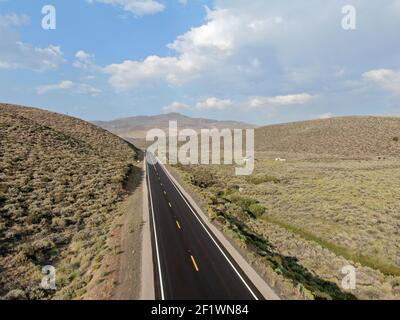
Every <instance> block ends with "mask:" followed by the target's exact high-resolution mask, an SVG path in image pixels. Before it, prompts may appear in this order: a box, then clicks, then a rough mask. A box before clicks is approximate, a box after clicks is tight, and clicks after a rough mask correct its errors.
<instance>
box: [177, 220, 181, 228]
mask: <svg viewBox="0 0 400 320" xmlns="http://www.w3.org/2000/svg"><path fill="white" fill-rule="evenodd" d="M176 225H177V226H178V229H180V228H181V225H180V224H179V221H176Z"/></svg>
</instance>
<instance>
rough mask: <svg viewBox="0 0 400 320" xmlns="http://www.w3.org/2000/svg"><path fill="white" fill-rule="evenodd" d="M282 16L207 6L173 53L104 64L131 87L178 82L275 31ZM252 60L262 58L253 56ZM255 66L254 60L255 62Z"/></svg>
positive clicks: (118, 84) (113, 78)
mask: <svg viewBox="0 0 400 320" xmlns="http://www.w3.org/2000/svg"><path fill="white" fill-rule="evenodd" d="M281 23H282V18H280V17H275V16H274V17H271V18H265V17H264V18H260V19H257V20H255V21H254V19H253V17H252V16H251V15H244V16H240V15H238V14H237V13H236V12H235V11H231V10H225V9H215V10H209V9H207V19H206V23H205V24H204V25H202V26H200V27H197V28H192V29H191V30H190V31H188V32H187V33H185V34H183V35H181V36H179V37H178V38H177V39H176V40H175V41H174V42H173V43H171V44H169V45H168V48H169V49H171V50H173V51H174V52H175V55H173V56H166V57H160V56H148V57H147V58H145V59H143V60H142V61H134V60H127V61H124V62H122V63H120V64H112V65H109V66H106V67H105V68H104V70H105V72H106V73H108V74H110V83H111V85H112V86H113V87H115V88H118V89H129V88H132V87H135V86H138V85H140V84H143V83H144V82H145V81H160V80H161V81H166V82H167V83H169V84H172V85H177V84H183V83H186V82H187V81H189V80H192V79H195V78H198V77H201V76H203V75H204V73H205V72H207V71H209V70H215V67H216V66H218V65H220V64H222V63H223V62H224V61H226V60H228V59H229V58H230V57H232V56H233V55H234V53H235V52H237V51H238V50H239V49H241V48H247V47H248V46H252V45H257V44H259V43H262V41H263V40H264V39H265V38H266V37H268V36H269V35H272V34H273V30H274V29H275V28H277V26H279V25H280V24H281ZM251 61H253V62H254V61H257V65H256V66H258V65H259V61H258V60H257V58H256V57H254V58H253V59H252V60H251ZM253 66H254V63H253Z"/></svg>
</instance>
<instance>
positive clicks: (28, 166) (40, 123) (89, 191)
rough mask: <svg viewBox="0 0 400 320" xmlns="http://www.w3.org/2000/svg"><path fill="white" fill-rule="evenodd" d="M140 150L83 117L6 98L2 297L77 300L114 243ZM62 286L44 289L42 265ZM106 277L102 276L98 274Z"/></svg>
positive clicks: (0, 191) (0, 175) (1, 122)
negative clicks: (53, 270)
mask: <svg viewBox="0 0 400 320" xmlns="http://www.w3.org/2000/svg"><path fill="white" fill-rule="evenodd" d="M138 157H140V152H139V150H137V149H136V148H135V147H134V146H133V145H131V144H129V143H127V142H125V141H123V140H122V139H120V138H118V137H116V136H114V135H112V134H110V133H108V132H107V131H105V130H103V129H100V128H97V127H95V126H94V125H91V124H89V123H87V122H84V121H82V120H78V119H75V118H71V117H67V116H63V115H59V114H55V113H50V112H47V111H42V110H39V109H33V108H23V107H16V106H11V105H0V297H3V298H6V299H16V298H17V299H51V298H53V299H78V298H80V297H82V296H83V295H84V294H85V293H86V287H87V285H88V284H89V283H90V282H91V280H92V278H93V275H94V273H95V272H96V270H98V269H99V268H100V266H101V263H102V260H103V258H104V256H105V255H110V254H115V255H117V254H118V248H114V247H108V246H107V238H108V236H109V233H110V228H111V225H112V223H113V221H114V220H115V219H116V218H117V216H118V215H120V214H121V213H120V212H119V211H118V207H119V205H120V203H121V202H122V200H123V199H124V198H125V196H126V195H127V190H126V188H125V187H126V186H125V184H126V181H127V179H128V177H129V176H130V175H132V174H138V172H140V170H138V169H136V167H135V165H136V163H137V160H138ZM45 265H53V266H54V267H55V268H56V275H57V290H55V291H53V290H43V289H42V288H41V287H40V281H41V279H42V277H43V276H44V274H42V273H41V270H42V267H43V266H45ZM98 281H99V282H101V279H100V280H98Z"/></svg>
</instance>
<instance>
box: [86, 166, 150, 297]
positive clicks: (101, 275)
mask: <svg viewBox="0 0 400 320" xmlns="http://www.w3.org/2000/svg"><path fill="white" fill-rule="evenodd" d="M139 166H141V165H139ZM138 173H139V174H138ZM143 181H144V180H143V172H142V170H141V169H139V168H137V171H136V172H134V173H133V174H132V175H131V176H130V178H129V180H128V181H127V184H126V187H127V190H128V192H129V196H128V197H127V199H126V200H125V201H124V202H123V203H122V204H121V206H120V208H119V215H120V217H119V218H118V219H116V221H115V223H114V225H113V226H112V229H111V230H112V231H111V236H110V237H109V239H108V241H107V243H108V247H109V249H110V250H109V252H108V254H106V255H105V256H104V257H103V261H102V264H101V267H100V268H99V270H98V271H97V273H96V274H95V276H94V277H93V280H92V282H91V284H90V285H89V290H88V292H87V294H86V295H85V297H84V299H95V300H136V299H139V297H140V280H141V270H140V269H141V250H142V249H141V245H142V243H141V242H142V229H143V219H142V217H143V215H142V212H143V211H142V199H143V197H142V193H143V188H142V183H143Z"/></svg>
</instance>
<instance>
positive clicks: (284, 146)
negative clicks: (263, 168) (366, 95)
mask: <svg viewBox="0 0 400 320" xmlns="http://www.w3.org/2000/svg"><path fill="white" fill-rule="evenodd" d="M399 139H400V118H389V117H385V118H383V117H345V118H332V119H324V120H312V121H305V122H297V123H289V124H281V125H273V126H267V127H262V128H259V129H257V130H256V150H257V151H280V152H288V153H306V154H314V155H317V156H322V155H335V156H339V157H351V158H369V157H376V156H389V157H397V156H399V155H400V141H399Z"/></svg>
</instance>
